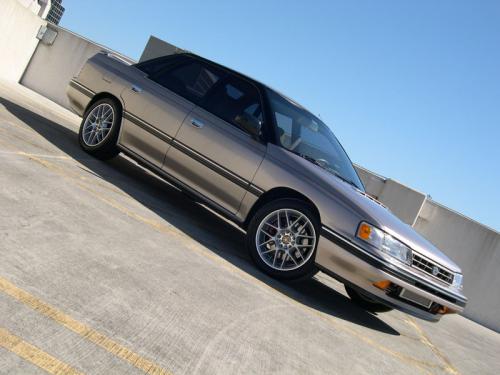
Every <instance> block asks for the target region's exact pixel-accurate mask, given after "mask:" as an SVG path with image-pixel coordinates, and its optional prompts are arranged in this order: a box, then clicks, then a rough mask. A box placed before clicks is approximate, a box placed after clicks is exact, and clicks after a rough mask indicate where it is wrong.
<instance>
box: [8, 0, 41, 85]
mask: <svg viewBox="0 0 500 375" xmlns="http://www.w3.org/2000/svg"><path fill="white" fill-rule="evenodd" d="M0 8H1V10H0V46H1V47H0V48H1V51H2V55H1V56H2V58H1V59H0V78H2V79H4V80H6V81H13V82H18V81H19V79H20V78H21V76H22V74H23V72H24V69H25V68H26V65H27V64H28V62H29V61H30V59H31V56H32V55H33V51H34V50H35V48H36V46H37V45H38V39H37V38H36V35H37V33H38V30H39V29H40V26H42V25H45V24H46V22H45V21H44V20H42V19H41V18H40V17H38V16H37V15H36V14H35V13H33V12H32V11H30V10H29V9H27V8H26V7H24V6H23V5H22V4H21V3H20V2H18V1H17V0H2V5H1V7H0Z"/></svg>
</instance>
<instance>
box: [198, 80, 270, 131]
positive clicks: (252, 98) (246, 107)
mask: <svg viewBox="0 0 500 375" xmlns="http://www.w3.org/2000/svg"><path fill="white" fill-rule="evenodd" d="M203 107H204V108H205V109H206V110H207V111H209V112H212V113H213V114H214V115H216V116H217V117H220V118H221V119H223V120H224V121H226V122H228V123H230V124H232V125H234V126H236V127H240V126H239V125H238V122H237V121H236V118H237V117H238V116H239V115H242V114H246V115H248V116H251V117H252V118H254V119H255V122H259V123H261V124H262V105H261V102H260V94H259V91H258V90H257V88H256V87H255V86H254V85H252V84H251V83H250V82H247V81H245V80H243V79H240V78H237V77H233V76H231V77H229V78H228V79H227V80H226V81H225V82H223V83H222V84H221V85H220V86H219V87H217V88H216V89H214V91H213V92H212V93H211V94H210V95H209V96H208V97H207V99H206V101H205V102H204V103H203Z"/></svg>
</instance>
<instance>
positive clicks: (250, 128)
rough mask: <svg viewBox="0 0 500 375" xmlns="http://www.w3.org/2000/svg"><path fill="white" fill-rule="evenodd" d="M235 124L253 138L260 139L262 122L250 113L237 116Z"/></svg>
mask: <svg viewBox="0 0 500 375" xmlns="http://www.w3.org/2000/svg"><path fill="white" fill-rule="evenodd" d="M234 122H236V124H237V125H238V126H239V127H240V128H241V129H243V130H245V131H246V132H248V133H250V134H251V135H252V137H254V138H259V137H260V133H261V129H262V124H261V123H260V121H259V120H258V119H257V118H256V117H254V116H252V115H249V114H248V113H242V114H241V115H238V116H236V118H235V119H234Z"/></svg>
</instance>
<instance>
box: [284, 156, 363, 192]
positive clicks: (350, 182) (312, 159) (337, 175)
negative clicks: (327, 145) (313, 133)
mask: <svg viewBox="0 0 500 375" xmlns="http://www.w3.org/2000/svg"><path fill="white" fill-rule="evenodd" d="M289 151H290V152H292V153H294V154H295V155H298V156H300V157H301V158H303V159H306V160H307V161H310V162H311V163H313V164H316V165H317V166H318V167H320V168H323V169H324V170H326V171H328V172H330V173H331V174H333V175H334V176H335V177H337V178H340V179H341V180H342V181H344V182H347V183H348V184H349V185H352V186H354V187H355V188H356V189H358V190H359V186H358V185H356V183H355V182H354V181H351V180H349V179H348V178H345V177H344V176H342V175H341V174H340V173H339V172H337V171H336V170H335V169H333V168H329V167H327V166H325V165H324V164H323V163H320V162H319V161H318V160H316V159H314V158H313V157H311V156H309V155H305V154H302V153H300V152H296V151H291V150H289Z"/></svg>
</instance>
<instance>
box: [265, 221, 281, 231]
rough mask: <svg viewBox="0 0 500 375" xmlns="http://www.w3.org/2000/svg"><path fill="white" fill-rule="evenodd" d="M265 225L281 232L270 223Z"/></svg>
mask: <svg viewBox="0 0 500 375" xmlns="http://www.w3.org/2000/svg"><path fill="white" fill-rule="evenodd" d="M264 224H265V225H267V226H270V227H271V228H273V229H276V230H279V228H278V227H276V226H274V225H272V224H271V223H269V221H267V222H265V223H264Z"/></svg>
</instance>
